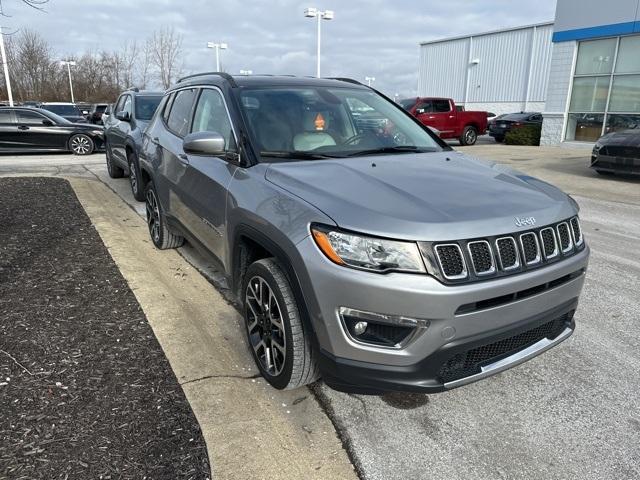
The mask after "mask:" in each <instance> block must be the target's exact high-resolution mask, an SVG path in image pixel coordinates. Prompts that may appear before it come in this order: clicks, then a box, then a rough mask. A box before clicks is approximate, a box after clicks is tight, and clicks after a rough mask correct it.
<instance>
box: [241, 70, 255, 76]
mask: <svg viewBox="0 0 640 480" xmlns="http://www.w3.org/2000/svg"><path fill="white" fill-rule="evenodd" d="M240 75H253V70H240Z"/></svg>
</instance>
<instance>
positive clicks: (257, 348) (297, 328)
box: [242, 258, 319, 390]
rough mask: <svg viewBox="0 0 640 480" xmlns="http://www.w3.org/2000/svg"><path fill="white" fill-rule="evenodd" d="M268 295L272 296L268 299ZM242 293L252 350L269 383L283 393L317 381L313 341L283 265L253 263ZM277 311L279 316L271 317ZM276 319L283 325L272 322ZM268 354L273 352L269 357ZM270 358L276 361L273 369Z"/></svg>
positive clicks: (266, 262) (270, 261)
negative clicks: (265, 301) (303, 320)
mask: <svg viewBox="0 0 640 480" xmlns="http://www.w3.org/2000/svg"><path fill="white" fill-rule="evenodd" d="M268 291H270V292H271V294H272V295H268V293H267V292H268ZM242 292H243V304H244V309H243V313H244V319H245V326H246V332H247V340H248V342H249V348H250V350H251V353H252V355H253V359H254V361H255V362H256V365H257V367H258V369H259V370H260V373H261V374H262V376H263V377H264V378H265V380H266V381H267V382H269V383H270V384H271V385H272V386H273V387H274V388H277V389H279V390H284V389H287V390H289V389H294V388H299V387H302V386H304V385H308V384H309V383H313V382H314V381H316V380H317V379H318V377H319V370H318V366H317V364H316V361H315V358H314V355H313V351H312V343H311V339H310V338H309V334H308V333H307V332H305V326H304V324H303V322H302V319H301V317H300V310H299V309H298V305H297V304H296V300H295V297H294V295H293V291H292V290H291V286H290V284H289V281H288V280H287V277H286V275H285V273H284V271H283V269H282V267H281V266H280V264H279V263H278V262H277V261H276V260H275V259H273V258H265V259H262V260H258V261H256V262H254V263H252V264H251V265H250V266H249V268H248V269H247V273H246V275H245V277H244V279H243V288H242ZM259 297H263V298H259ZM264 297H267V302H268V307H266V305H267V304H265V303H264ZM276 310H277V311H278V313H277V314H272V313H271V312H275V311H276ZM275 317H277V318H278V319H279V325H278V322H277V321H276V322H275V323H274V322H273V321H272V318H275ZM265 327H267V328H265ZM274 344H276V345H274ZM278 345H279V347H278ZM267 352H271V353H269V357H267ZM269 358H272V361H271V363H272V365H271V366H270V365H269V363H268V362H269Z"/></svg>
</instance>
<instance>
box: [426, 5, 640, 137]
mask: <svg viewBox="0 0 640 480" xmlns="http://www.w3.org/2000/svg"><path fill="white" fill-rule="evenodd" d="M418 95H419V96H443V97H451V98H453V99H454V100H455V101H456V103H460V104H462V105H465V108H466V109H467V110H472V109H475V110H487V111H490V112H493V113H496V114H501V113H508V112H519V111H530V112H533V111H536V112H542V113H543V116H544V122H543V126H542V138H541V143H542V144H546V145H555V144H559V143H562V142H587V143H592V142H594V141H595V140H597V139H598V137H600V136H601V135H602V134H604V133H606V132H610V131H614V130H621V129H625V128H632V127H635V126H636V125H638V126H640V0H614V1H609V2H605V1H603V0H557V7H556V17H555V21H554V22H548V23H542V24H536V25H527V26H523V27H518V28H511V29H505V30H500V31H494V32H487V33H481V34H478V35H469V36H465V37H455V38H448V39H443V40H436V41H430V42H424V43H422V44H421V45H420V64H419V79H418Z"/></svg>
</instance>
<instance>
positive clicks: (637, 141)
mask: <svg viewBox="0 0 640 480" xmlns="http://www.w3.org/2000/svg"><path fill="white" fill-rule="evenodd" d="M597 143H599V144H601V145H620V146H625V147H640V129H632V130H623V131H620V132H614V133H609V134H607V135H605V136H603V137H602V138H600V139H599V140H598V142H597Z"/></svg>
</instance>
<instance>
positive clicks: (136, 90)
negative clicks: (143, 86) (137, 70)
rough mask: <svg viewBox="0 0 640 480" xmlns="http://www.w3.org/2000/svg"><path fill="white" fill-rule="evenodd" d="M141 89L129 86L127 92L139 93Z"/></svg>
mask: <svg viewBox="0 0 640 480" xmlns="http://www.w3.org/2000/svg"><path fill="white" fill-rule="evenodd" d="M139 91H140V89H139V88H138V87H129V88H127V92H136V93H138V92H139Z"/></svg>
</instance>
